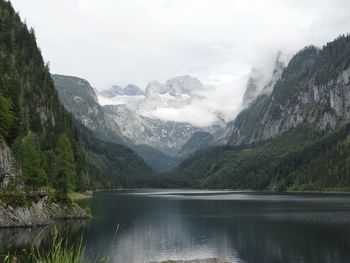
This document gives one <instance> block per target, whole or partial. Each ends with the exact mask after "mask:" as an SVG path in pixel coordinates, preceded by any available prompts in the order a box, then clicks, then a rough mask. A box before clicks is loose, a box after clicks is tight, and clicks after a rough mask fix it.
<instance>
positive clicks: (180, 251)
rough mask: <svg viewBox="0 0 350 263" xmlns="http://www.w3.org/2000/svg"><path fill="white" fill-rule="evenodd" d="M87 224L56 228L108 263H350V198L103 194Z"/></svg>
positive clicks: (8, 238)
mask: <svg viewBox="0 0 350 263" xmlns="http://www.w3.org/2000/svg"><path fill="white" fill-rule="evenodd" d="M85 202H86V203H85V205H89V206H90V207H91V209H92V211H93V215H94V217H93V219H92V220H91V221H90V222H86V223H76V222H75V223H68V222H65V223H62V224H58V225H56V227H57V228H59V231H61V232H64V231H65V232H69V233H71V236H70V238H71V239H72V240H73V241H74V240H77V239H78V238H79V237H80V236H81V234H82V233H84V237H85V241H84V242H85V246H86V253H87V254H88V256H90V257H92V258H94V257H97V256H109V257H110V258H111V262H118V263H120V262H122V263H139V262H149V261H157V260H166V259H195V258H208V257H218V258H223V259H227V260H231V261H232V262H245V263H274V262H283V263H289V262H290V263H292V262H293V263H345V262H346V263H348V262H349V258H350V196H348V195H315V194H297V195H295V194H293V195H291V194H284V195H277V194H261V193H244V192H241V193H236V192H225V193H222V192H205V193H204V192H183V191H181V192H157V193H155V192H146V193H140V192H136V193H135V192H104V193H98V194H97V195H95V196H94V198H93V199H92V200H90V201H85ZM52 227H53V226H50V227H45V228H38V229H16V230H0V250H2V251H3V250H4V249H5V250H6V249H13V248H14V247H16V248H19V247H25V246H27V245H28V244H32V243H33V242H37V243H36V245H38V246H41V245H43V244H45V243H46V242H49V241H47V240H48V238H49V237H50V232H51V231H52Z"/></svg>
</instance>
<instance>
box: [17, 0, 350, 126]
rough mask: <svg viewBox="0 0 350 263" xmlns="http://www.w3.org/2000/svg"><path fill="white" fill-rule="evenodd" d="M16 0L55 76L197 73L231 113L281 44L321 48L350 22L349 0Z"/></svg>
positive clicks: (105, 83) (123, 79)
mask: <svg viewBox="0 0 350 263" xmlns="http://www.w3.org/2000/svg"><path fill="white" fill-rule="evenodd" d="M12 3H13V5H14V7H15V9H17V10H19V12H20V13H21V16H22V17H23V18H25V19H26V20H27V23H28V24H29V25H30V26H33V27H34V28H35V31H36V34H37V39H38V42H39V45H40V47H41V49H42V51H43V55H44V57H45V59H46V60H48V61H50V65H51V70H52V72H54V73H61V74H69V75H76V76H80V77H83V78H86V79H87V80H89V81H90V82H91V83H92V84H93V86H94V87H96V88H97V89H100V90H101V89H105V88H108V87H109V86H111V85H113V84H118V85H122V86H123V85H126V84H128V83H135V84H137V85H139V86H140V87H145V86H146V84H147V83H148V82H149V81H150V80H153V79H157V80H160V81H162V82H164V81H165V80H167V79H169V78H172V77H174V76H177V75H184V74H189V75H192V76H194V77H197V78H199V79H200V80H201V81H202V82H204V83H208V84H211V85H213V86H215V87H216V88H217V89H216V91H215V92H213V93H212V94H211V99H210V100H208V101H207V103H208V105H212V107H214V108H216V107H217V110H221V111H225V112H227V114H228V115H229V116H231V117H233V116H234V112H235V111H237V109H238V106H239V105H240V101H241V98H242V95H243V92H244V85H245V82H246V79H247V76H248V74H249V72H250V70H251V68H252V67H260V68H264V67H265V68H268V67H271V65H272V63H273V60H274V56H275V54H276V52H277V51H278V50H283V51H285V52H287V53H295V52H297V51H298V50H299V49H301V48H302V47H304V46H305V45H310V44H315V45H318V46H321V45H323V44H324V43H326V42H327V41H331V40H332V39H334V38H335V37H336V36H337V35H339V34H341V33H346V32H347V31H348V30H349V28H350V19H349V15H348V10H350V2H349V1H347V0H319V1H317V3H315V1H313V0H312V1H311V0H284V1H280V0H265V1H261V0H220V1H217V0H147V1H145V0H128V1H123V0H76V1H71V0H61V1H47V0H33V1H28V0H12ZM190 110H192V111H193V114H194V113H195V114H202V112H201V110H200V108H199V109H194V108H190V109H186V112H185V115H188V116H190V115H193V114H191V113H190V112H189V111H190ZM158 114H159V115H164V114H169V116H170V115H174V116H175V115H176V114H173V113H172V112H166V111H165V112H160V113H158ZM178 115H180V114H178ZM181 115H183V114H181ZM174 119H175V117H174ZM179 119H181V117H179Z"/></svg>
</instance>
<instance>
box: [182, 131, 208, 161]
mask: <svg viewBox="0 0 350 263" xmlns="http://www.w3.org/2000/svg"><path fill="white" fill-rule="evenodd" d="M213 141H214V136H213V135H212V134H210V133H209V132H203V131H198V132H195V133H193V134H192V135H191V137H190V139H189V140H188V141H187V142H186V143H185V144H184V145H183V146H182V147H181V149H180V151H179V154H180V155H181V156H189V155H190V154H192V153H194V152H195V151H198V150H200V149H203V148H206V147H207V146H208V145H209V144H210V143H211V142H213Z"/></svg>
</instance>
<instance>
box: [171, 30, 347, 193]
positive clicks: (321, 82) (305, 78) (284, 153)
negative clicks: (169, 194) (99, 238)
mask: <svg viewBox="0 0 350 263" xmlns="http://www.w3.org/2000/svg"><path fill="white" fill-rule="evenodd" d="M349 62H350V36H340V37H338V38H337V39H336V40H335V41H333V42H330V43H328V44H326V45H325V46H324V47H323V48H322V49H317V48H315V47H308V48H305V49H303V50H302V51H300V52H299V53H298V54H296V55H295V56H294V57H293V58H292V60H291V61H290V63H289V65H288V66H287V68H285V70H284V72H283V74H282V77H281V79H280V80H279V81H278V82H277V83H276V85H275V86H274V88H273V91H272V93H271V94H270V95H268V94H263V95H261V96H258V97H257V98H256V100H255V101H254V102H253V103H252V104H251V105H250V107H248V108H247V109H245V110H244V111H243V112H242V113H241V114H239V115H238V117H237V118H236V119H235V120H234V121H233V122H232V123H231V124H230V125H229V127H228V128H229V131H230V133H231V134H229V140H228V142H229V144H228V145H226V146H219V147H215V148H209V149H206V150H203V151H199V152H197V153H195V154H194V155H192V156H191V157H190V158H189V159H187V160H185V161H184V162H182V163H181V164H180V168H179V169H178V170H177V171H176V172H177V179H178V180H180V178H181V180H180V182H181V184H183V185H186V184H187V185H195V186H197V187H209V188H251V189H274V190H330V189H333V190H348V189H350V159H349V154H350V145H349V134H350V133H349V127H350V125H349V124H348V122H349V120H350V114H349V113H350V110H349V109H350V100H349V98H350V78H349V77H350V74H349ZM169 182H170V183H171V182H172V181H171V180H169Z"/></svg>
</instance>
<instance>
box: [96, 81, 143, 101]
mask: <svg viewBox="0 0 350 263" xmlns="http://www.w3.org/2000/svg"><path fill="white" fill-rule="evenodd" d="M100 94H101V95H102V96H104V97H107V98H113V97H116V96H139V95H145V92H144V91H143V90H141V89H140V88H139V87H138V86H136V85H134V84H129V85H127V86H126V87H124V88H122V87H120V86H118V85H114V86H112V87H111V88H110V89H108V90H104V91H102V92H101V93H100Z"/></svg>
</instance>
